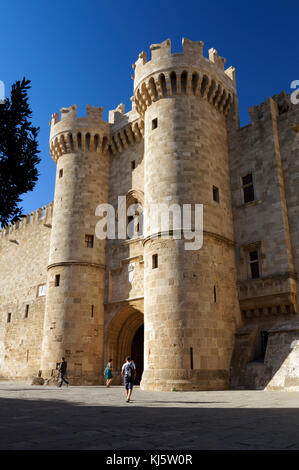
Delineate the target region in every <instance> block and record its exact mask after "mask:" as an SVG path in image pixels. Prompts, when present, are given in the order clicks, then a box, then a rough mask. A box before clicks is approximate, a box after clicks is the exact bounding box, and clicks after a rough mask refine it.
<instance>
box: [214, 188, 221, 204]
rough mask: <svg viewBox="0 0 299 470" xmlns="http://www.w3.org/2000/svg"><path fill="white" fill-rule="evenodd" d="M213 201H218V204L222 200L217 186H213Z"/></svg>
mask: <svg viewBox="0 0 299 470" xmlns="http://www.w3.org/2000/svg"><path fill="white" fill-rule="evenodd" d="M213 200H214V201H216V202H219V201H220V199H219V188H217V187H216V186H213Z"/></svg>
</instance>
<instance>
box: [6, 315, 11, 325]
mask: <svg viewBox="0 0 299 470" xmlns="http://www.w3.org/2000/svg"><path fill="white" fill-rule="evenodd" d="M10 322H11V313H9V314H8V315H7V323H10Z"/></svg>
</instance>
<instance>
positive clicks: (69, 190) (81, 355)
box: [41, 105, 109, 384]
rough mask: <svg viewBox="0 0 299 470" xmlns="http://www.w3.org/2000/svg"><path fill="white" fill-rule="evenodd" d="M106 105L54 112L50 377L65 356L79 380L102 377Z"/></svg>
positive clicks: (46, 358)
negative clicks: (99, 225) (98, 227)
mask: <svg viewBox="0 0 299 470" xmlns="http://www.w3.org/2000/svg"><path fill="white" fill-rule="evenodd" d="M102 111H103V110H102V108H94V107H92V106H89V105H88V106H87V114H86V117H81V118H77V117H76V106H71V107H70V108H63V109H62V110H61V120H60V121H59V116H58V113H56V114H54V115H53V116H52V121H51V135H50V151H51V156H52V158H53V159H54V161H55V162H56V164H57V172H56V186H55V198H54V213H53V222H52V233H51V242H50V257H49V265H48V268H47V269H48V278H47V300H46V312H45V320H44V333H43V343H42V359H41V370H42V375H43V377H45V378H47V377H49V376H51V374H53V370H54V369H55V367H56V363H57V362H59V361H60V358H61V356H65V357H66V360H67V362H68V375H69V377H70V379H71V381H72V383H74V384H75V383H99V378H100V377H101V379H102V367H103V364H102V360H103V358H102V351H103V328H104V305H103V303H104V284H105V280H104V272H105V240H99V239H97V238H96V236H95V224H96V216H95V210H96V207H97V206H98V204H101V203H107V201H108V184H109V154H108V139H109V124H108V123H106V122H104V121H103V120H102Z"/></svg>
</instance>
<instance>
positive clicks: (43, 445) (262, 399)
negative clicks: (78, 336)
mask: <svg viewBox="0 0 299 470" xmlns="http://www.w3.org/2000/svg"><path fill="white" fill-rule="evenodd" d="M0 449H1V450H4V449H7V450H8V449H15V450H17V449H18V450H24V449H26V450H27V449H28V450H30V449H34V450H37V449H53V450H54V449H65V450H71V449H104V450H132V449H135V450H139V449H145V450H146V449H152V450H153V449H155V450H158V449H160V450H174V449H180V450H184V449H186V450H193V449H200V450H201V449H209V450H210V449H230V450H234V449H244V450H252V449H266V450H272V449H288V450H290V449H299V393H298V392H265V391H218V392H144V391H142V390H140V388H139V387H135V389H134V391H133V396H132V402H131V403H126V402H125V393H124V390H123V388H122V387H120V386H114V387H111V388H110V389H106V388H105V387H68V388H67V387H65V386H63V387H62V388H61V389H57V388H56V387H45V386H31V385H30V384H29V383H25V382H0Z"/></svg>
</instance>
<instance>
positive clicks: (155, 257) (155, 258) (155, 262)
mask: <svg viewBox="0 0 299 470" xmlns="http://www.w3.org/2000/svg"><path fill="white" fill-rule="evenodd" d="M157 267H158V255H153V256H152V269H156V268H157Z"/></svg>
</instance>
